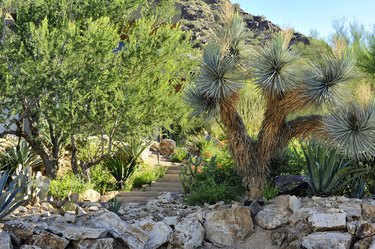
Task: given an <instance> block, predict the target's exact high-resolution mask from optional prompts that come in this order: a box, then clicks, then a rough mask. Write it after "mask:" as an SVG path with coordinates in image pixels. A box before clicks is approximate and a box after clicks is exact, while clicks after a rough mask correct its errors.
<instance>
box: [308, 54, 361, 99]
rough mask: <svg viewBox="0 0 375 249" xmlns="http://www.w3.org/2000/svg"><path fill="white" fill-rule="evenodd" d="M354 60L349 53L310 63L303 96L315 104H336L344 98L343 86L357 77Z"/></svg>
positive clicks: (326, 57)
mask: <svg viewBox="0 0 375 249" xmlns="http://www.w3.org/2000/svg"><path fill="white" fill-rule="evenodd" d="M355 65H356V60H355V57H354V56H353V53H352V52H351V51H346V52H344V53H343V54H342V56H341V57H340V58H336V57H335V56H333V55H330V56H325V57H324V59H323V61H321V62H318V61H315V62H312V63H311V67H310V70H309V72H308V73H307V74H306V77H305V79H304V83H305V86H304V91H303V94H304V95H305V96H306V97H307V98H308V99H309V100H310V101H311V102H314V103H317V104H323V103H329V104H338V103H340V102H341V100H343V98H344V96H345V95H344V92H343V89H342V88H341V87H340V86H343V85H344V84H345V83H347V82H350V81H351V80H353V79H354V78H356V77H357V74H356V71H355Z"/></svg>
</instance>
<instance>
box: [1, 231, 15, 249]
mask: <svg viewBox="0 0 375 249" xmlns="http://www.w3.org/2000/svg"><path fill="white" fill-rule="evenodd" d="M12 248H13V245H12V240H11V237H10V235H9V233H7V232H5V231H3V230H2V229H1V228H0V249H12Z"/></svg>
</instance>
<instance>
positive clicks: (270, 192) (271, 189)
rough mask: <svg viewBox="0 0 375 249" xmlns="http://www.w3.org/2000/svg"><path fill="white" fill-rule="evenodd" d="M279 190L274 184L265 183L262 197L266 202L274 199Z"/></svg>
mask: <svg viewBox="0 0 375 249" xmlns="http://www.w3.org/2000/svg"><path fill="white" fill-rule="evenodd" d="M279 191H280V189H279V188H278V187H277V186H275V184H273V183H270V182H267V183H266V186H265V187H264V190H263V197H264V199H266V200H271V199H274V198H275V197H276V196H277V195H278V194H279Z"/></svg>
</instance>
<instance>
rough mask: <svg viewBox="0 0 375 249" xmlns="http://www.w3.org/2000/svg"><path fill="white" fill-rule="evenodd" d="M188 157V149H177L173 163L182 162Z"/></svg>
mask: <svg viewBox="0 0 375 249" xmlns="http://www.w3.org/2000/svg"><path fill="white" fill-rule="evenodd" d="M187 157H188V150H187V149H186V148H182V147H177V148H176V149H175V150H174V153H173V154H172V161H173V162H178V163H180V162H182V161H183V160H184V159H186V158H187Z"/></svg>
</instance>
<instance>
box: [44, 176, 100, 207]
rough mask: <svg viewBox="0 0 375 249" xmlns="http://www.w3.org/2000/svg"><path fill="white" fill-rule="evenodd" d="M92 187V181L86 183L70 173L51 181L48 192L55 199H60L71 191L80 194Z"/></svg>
mask: <svg viewBox="0 0 375 249" xmlns="http://www.w3.org/2000/svg"><path fill="white" fill-rule="evenodd" d="M92 188H94V185H93V184H92V183H87V182H85V181H84V180H82V179H80V178H78V177H77V176H75V175H73V173H70V174H66V175H63V176H61V177H59V178H57V179H55V180H52V181H51V184H50V194H51V196H52V197H54V198H55V199H58V200H61V199H64V198H65V197H67V196H69V195H70V194H72V193H77V194H81V193H83V192H85V191H86V190H88V189H92Z"/></svg>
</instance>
